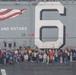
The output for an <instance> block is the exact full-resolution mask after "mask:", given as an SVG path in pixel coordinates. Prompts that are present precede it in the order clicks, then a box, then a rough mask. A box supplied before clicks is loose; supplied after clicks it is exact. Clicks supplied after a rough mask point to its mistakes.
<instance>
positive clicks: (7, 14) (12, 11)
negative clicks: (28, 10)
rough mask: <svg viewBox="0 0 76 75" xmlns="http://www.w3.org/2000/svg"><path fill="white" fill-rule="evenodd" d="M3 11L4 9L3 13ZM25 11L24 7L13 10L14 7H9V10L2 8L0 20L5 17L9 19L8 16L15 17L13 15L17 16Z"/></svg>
mask: <svg viewBox="0 0 76 75" xmlns="http://www.w3.org/2000/svg"><path fill="white" fill-rule="evenodd" d="M2 11H3V14H2ZM24 11H25V9H22V10H19V9H17V10H16V9H15V10H12V9H10V10H9V9H8V11H7V10H5V9H4V10H1V12H0V21H2V20H5V19H8V18H13V17H16V16H18V15H20V14H22V13H23V12H24Z"/></svg>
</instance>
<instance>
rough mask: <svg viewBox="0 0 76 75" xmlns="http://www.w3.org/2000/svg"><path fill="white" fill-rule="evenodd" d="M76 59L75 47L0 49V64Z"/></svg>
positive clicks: (69, 60) (48, 62)
mask: <svg viewBox="0 0 76 75" xmlns="http://www.w3.org/2000/svg"><path fill="white" fill-rule="evenodd" d="M75 60H76V50H75V49H49V50H39V51H38V50H31V49H30V48H25V49H24V50H23V49H17V50H6V49H3V50H0V64H7V63H9V64H13V63H20V62H25V63H26V62H35V63H41V62H42V63H46V64H50V63H56V62H58V63H68V62H72V61H75Z"/></svg>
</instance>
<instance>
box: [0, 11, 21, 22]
mask: <svg viewBox="0 0 76 75" xmlns="http://www.w3.org/2000/svg"><path fill="white" fill-rule="evenodd" d="M18 14H19V15H20V14H22V12H16V13H14V14H11V15H9V16H6V17H4V18H0V21H1V20H5V19H8V18H12V17H14V16H17V15H18Z"/></svg>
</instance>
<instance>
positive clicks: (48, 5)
mask: <svg viewBox="0 0 76 75" xmlns="http://www.w3.org/2000/svg"><path fill="white" fill-rule="evenodd" d="M43 9H57V10H58V11H59V14H64V6H63V5H62V4H61V3H60V2H40V3H39V4H38V5H37V6H36V7H35V45H36V46H38V47H39V48H53V47H54V48H59V47H60V46H61V45H62V44H63V38H64V35H63V33H64V32H63V31H64V25H63V24H62V23H61V22H60V21H59V20H40V11H42V10H43ZM42 26H55V27H57V28H58V40H57V41H52V42H51V41H49V42H48V41H46V42H42V41H41V40H40V28H41V27H42Z"/></svg>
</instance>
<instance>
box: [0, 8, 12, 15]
mask: <svg viewBox="0 0 76 75" xmlns="http://www.w3.org/2000/svg"><path fill="white" fill-rule="evenodd" d="M10 11H12V9H7V10H5V11H0V15H5V14H7V13H8V12H10Z"/></svg>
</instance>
